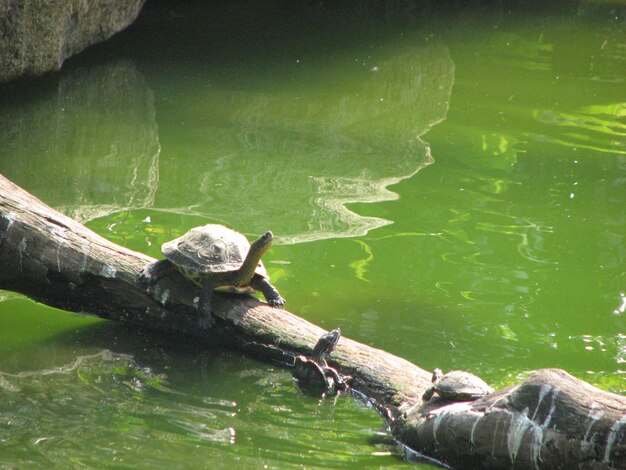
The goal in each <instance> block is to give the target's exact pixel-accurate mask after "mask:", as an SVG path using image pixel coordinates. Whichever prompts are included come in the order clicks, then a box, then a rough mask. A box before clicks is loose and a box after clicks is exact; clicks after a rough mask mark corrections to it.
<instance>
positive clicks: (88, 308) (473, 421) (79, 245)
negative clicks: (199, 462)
mask: <svg viewBox="0 0 626 470" xmlns="http://www.w3.org/2000/svg"><path fill="white" fill-rule="evenodd" d="M151 261H153V258H150V257H149V256H146V255H143V254H141V253H137V252H135V251H132V250H129V249H126V248H124V247H121V246H119V245H116V244H114V243H112V242H110V241H108V240H106V239H104V238H103V237H101V236H99V235H97V234H96V233H94V232H92V231H91V230H89V229H87V228H86V227H84V226H83V225H81V224H79V223H78V222H76V221H73V220H72V219H70V218H68V217H66V216H64V215H62V214H60V213H59V212H57V211H55V210H53V209H52V208H50V207H48V206H47V205H46V204H44V203H43V202H41V201H40V200H38V199H37V198H35V197H34V196H32V195H31V194H29V193H27V192H26V191H24V190H23V189H21V188H19V187H18V186H16V185H15V184H13V183H12V182H10V181H9V180H7V179H6V178H4V177H3V176H2V175H0V288H2V289H7V290H12V291H15V292H20V293H22V294H24V295H26V296H28V297H30V298H32V299H34V300H36V301H38V302H42V303H44V304H47V305H51V306H54V307H58V308H61V309H64V310H69V311H77V312H86V313H91V314H95V315H97V316H99V317H102V318H106V319H110V320H116V321H123V322H127V323H133V324H137V325H141V326H144V327H149V328H152V329H156V330H160V331H166V332H170V333H178V334H184V335H193V336H196V337H198V336H199V337H206V339H207V341H221V342H224V343H227V344H228V345H230V346H234V347H237V348H239V349H241V350H243V351H245V352H247V353H249V354H252V355H254V356H256V357H259V358H261V359H264V360H272V361H277V362H279V363H282V364H285V365H289V364H290V363H291V361H292V360H293V357H294V355H295V354H298V353H305V354H310V353H311V350H312V348H313V346H314V344H315V342H316V341H317V339H318V338H319V336H320V335H321V334H322V333H323V332H324V330H322V329H321V328H319V327H317V326H315V325H313V324H311V323H309V322H307V321H306V320H304V319H302V318H299V317H298V316H296V315H293V314H291V313H289V312H287V311H285V310H279V309H274V308H272V307H269V306H268V305H266V304H264V303H263V302H261V301H259V300H257V299H256V298H253V297H246V296H218V295H216V296H215V300H214V301H213V304H212V307H213V315H214V316H215V317H216V318H217V324H216V325H215V327H214V328H213V329H212V330H210V331H209V332H206V331H204V330H202V329H200V328H199V326H198V316H197V313H196V308H195V303H196V302H197V297H198V295H199V289H198V288H197V287H195V286H194V285H192V284H191V283H190V282H188V281H186V280H185V279H183V278H182V277H181V276H180V275H178V274H176V273H174V272H173V273H172V274H171V275H169V276H168V277H165V278H163V279H161V280H160V281H159V282H158V283H157V284H156V285H155V286H154V287H153V288H150V289H149V290H146V289H145V288H143V287H142V286H141V285H139V284H138V283H137V282H136V277H137V274H138V273H139V271H140V270H141V268H142V267H143V266H144V265H145V264H146V263H149V262H151ZM329 362H330V363H331V365H333V366H335V367H336V368H337V369H338V370H340V372H342V373H344V374H349V375H351V376H353V382H352V385H353V388H354V390H355V391H357V392H359V395H360V396H361V394H362V396H363V397H365V399H367V400H368V401H369V403H371V404H372V405H373V406H374V407H375V408H376V409H377V410H378V411H379V412H380V413H381V415H382V416H383V418H384V419H385V420H386V422H387V423H388V425H389V427H390V429H391V432H392V433H393V435H394V436H395V437H396V438H397V439H398V440H399V441H400V442H401V443H403V444H405V445H406V446H408V447H410V448H412V449H414V450H416V451H418V452H420V453H422V454H423V455H425V456H427V457H429V458H432V459H436V460H438V461H440V462H442V463H444V464H447V465H452V466H454V468H520V469H521V468H615V469H618V468H626V397H623V396H620V395H615V394H611V393H608V392H604V391H601V390H599V389H597V388H595V387H592V386H591V385H589V384H587V383H585V382H583V381H581V380H578V379H576V378H574V377H572V376H570V375H569V374H567V373H565V372H564V371H561V370H555V369H546V370H541V371H538V372H536V373H535V374H534V375H532V376H531V377H530V378H528V379H527V380H525V381H523V382H522V383H520V384H519V385H516V386H513V387H510V388H507V389H504V390H501V391H498V392H495V393H493V394H491V395H489V396H487V397H485V398H483V399H481V400H478V401H474V402H457V403H449V402H447V403H446V402H445V401H443V400H442V399H441V398H434V399H433V400H431V401H429V402H428V403H426V404H424V403H423V402H422V398H421V396H422V394H423V392H424V391H425V390H426V388H428V387H429V386H430V385H431V383H430V373H429V372H426V371H424V370H422V369H420V368H419V367H417V366H415V365H413V364H411V363H409V362H408V361H406V360H404V359H401V358H399V357H396V356H394V355H392V354H389V353H387V352H385V351H382V350H379V349H375V348H372V347H369V346H366V345H363V344H361V343H358V342H356V341H353V340H350V339H348V338H342V339H341V340H340V342H339V344H338V346H337V349H336V350H335V351H334V352H333V354H332V356H331V358H330V360H329Z"/></svg>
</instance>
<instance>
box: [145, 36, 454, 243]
mask: <svg viewBox="0 0 626 470" xmlns="http://www.w3.org/2000/svg"><path fill="white" fill-rule="evenodd" d="M341 73H342V72H341V70H340V69H339V70H333V69H331V70H324V80H326V82H329V83H322V84H320V83H317V82H315V83H313V84H311V85H310V87H308V88H303V89H298V90H297V91H293V90H288V89H287V90H286V91H281V92H278V91H277V92H271V93H270V92H258V91H257V90H254V91H253V92H248V91H231V90H225V89H219V88H218V89H210V90H208V91H206V92H203V93H202V94H201V100H200V99H199V100H198V102H197V103H192V108H191V109H188V110H187V112H188V113H190V114H191V115H192V116H193V117H194V119H196V120H197V121H198V122H201V121H202V120H206V116H207V115H221V114H224V113H227V115H228V118H227V119H226V122H225V123H224V122H223V121H221V122H217V123H213V124H207V125H206V126H205V125H204V124H203V126H202V131H203V132H202V133H201V134H197V133H194V139H195V142H194V143H193V144H187V145H189V146H190V147H191V148H190V151H189V155H190V161H189V160H188V161H187V162H186V163H185V164H184V165H181V164H180V163H181V162H179V161H174V160H172V161H171V162H167V161H166V159H164V160H163V161H162V172H161V174H162V175H165V174H167V175H168V178H169V177H171V178H174V179H177V180H182V179H184V180H185V181H186V183H185V184H184V185H182V186H177V185H173V184H168V185H165V184H164V185H162V188H161V190H160V191H159V198H158V201H157V207H159V209H161V210H166V211H173V212H176V213H185V214H188V215H189V214H194V215H200V216H204V217H208V218H211V219H214V220H220V221H225V222H226V223H229V224H233V225H240V224H241V220H242V219H243V220H245V221H246V225H247V224H258V227H253V228H252V229H251V231H253V232H254V231H258V230H261V231H262V230H264V229H265V227H266V225H267V224H268V223H269V222H268V221H270V220H271V226H272V229H273V230H274V231H275V232H276V233H278V234H280V236H279V238H278V240H279V241H280V242H282V243H299V242H306V241H312V240H319V239H325V238H334V237H352V236H357V235H363V234H365V233H367V232H368V231H369V230H372V229H374V228H376V227H381V226H383V225H387V224H389V223H391V221H389V220H387V219H383V218H380V217H371V216H370V217H367V216H362V215H359V214H357V213H355V212H354V211H352V210H350V209H349V208H348V207H347V205H349V204H351V203H372V202H380V201H389V200H393V199H397V197H398V196H397V194H396V193H394V192H392V191H390V190H389V189H387V188H388V186H390V185H392V184H396V183H398V182H400V181H402V180H403V179H406V178H410V177H411V176H413V175H415V173H417V172H418V171H419V170H420V169H421V168H423V167H424V166H426V165H428V164H430V163H432V161H433V160H432V157H431V154H430V148H429V147H428V145H427V144H426V143H425V142H424V141H423V140H421V139H420V136H421V135H423V134H424V133H425V132H427V131H428V130H429V129H430V128H431V127H432V126H433V125H435V124H436V123H438V122H440V121H441V120H443V119H444V118H445V116H446V112H447V109H448V100H449V95H450V91H451V88H452V83H453V78H454V64H453V62H452V61H451V59H450V57H449V54H448V50H447V48H445V47H444V46H441V45H430V46H424V47H414V48H411V49H409V50H408V51H405V52H403V53H400V54H396V55H393V56H392V57H391V58H388V59H386V60H385V61H381V62H380V63H378V65H377V66H376V67H375V68H372V69H368V70H366V71H363V72H361V74H360V75H357V76H356V77H354V84H353V86H352V87H350V89H349V90H346V89H345V86H344V85H342V81H343V80H345V77H343V76H342V75H341ZM343 73H345V72H343ZM321 87H323V88H324V90H325V91H324V93H323V94H321V93H320V88H321ZM194 154H195V155H198V156H195V157H194ZM168 163H169V166H168ZM165 168H167V170H165ZM183 175H184V176H183ZM174 193H175V194H174ZM180 200H183V201H186V202H187V205H186V206H185V207H176V206H175V207H168V206H167V202H168V201H177V202H178V201H180ZM160 201H163V202H160Z"/></svg>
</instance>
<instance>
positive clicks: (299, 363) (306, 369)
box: [293, 328, 352, 396]
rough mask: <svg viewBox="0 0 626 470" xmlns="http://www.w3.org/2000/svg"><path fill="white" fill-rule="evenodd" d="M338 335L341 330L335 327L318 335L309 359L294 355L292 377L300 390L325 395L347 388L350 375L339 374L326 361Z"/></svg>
mask: <svg viewBox="0 0 626 470" xmlns="http://www.w3.org/2000/svg"><path fill="white" fill-rule="evenodd" d="M340 337H341V330H340V329H339V328H336V329H334V330H332V331H330V332H328V333H326V334H324V335H322V336H321V337H320V339H319V340H318V341H317V343H316V344H315V347H314V348H313V354H312V358H311V359H309V358H307V357H306V356H302V355H300V356H297V357H296V359H295V361H294V366H293V378H294V380H295V381H296V383H297V384H298V387H299V388H300V389H301V390H302V391H304V392H306V393H309V394H311V395H315V396H325V395H326V394H329V393H336V392H338V391H346V390H348V388H349V385H348V381H349V380H350V379H351V378H352V377H350V376H343V375H341V374H340V373H339V372H338V371H337V370H336V369H335V368H333V367H331V366H329V365H328V363H327V362H326V357H327V356H328V355H330V353H331V352H332V351H333V350H334V349H335V347H336V346H337V343H338V342H339V338H340Z"/></svg>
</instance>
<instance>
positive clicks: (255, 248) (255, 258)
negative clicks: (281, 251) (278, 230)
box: [239, 232, 274, 284]
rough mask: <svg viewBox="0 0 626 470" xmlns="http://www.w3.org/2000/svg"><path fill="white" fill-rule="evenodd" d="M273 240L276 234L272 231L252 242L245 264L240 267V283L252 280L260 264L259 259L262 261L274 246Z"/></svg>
mask: <svg viewBox="0 0 626 470" xmlns="http://www.w3.org/2000/svg"><path fill="white" fill-rule="evenodd" d="M273 241H274V234H273V233H272V232H265V233H264V234H263V235H261V237H260V238H259V239H258V240H255V241H254V242H252V244H251V245H250V249H249V250H248V254H247V255H246V259H245V260H243V264H242V265H241V268H239V272H240V281H239V282H240V283H242V284H247V283H249V282H250V280H251V279H252V276H254V272H255V271H256V269H257V267H258V265H259V261H261V257H263V255H264V254H265V252H266V251H267V250H268V249H269V247H270V246H272V242H273Z"/></svg>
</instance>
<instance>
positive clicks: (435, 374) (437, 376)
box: [432, 367, 443, 383]
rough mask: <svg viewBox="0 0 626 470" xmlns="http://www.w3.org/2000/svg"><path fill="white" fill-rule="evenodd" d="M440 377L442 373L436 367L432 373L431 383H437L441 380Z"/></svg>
mask: <svg viewBox="0 0 626 470" xmlns="http://www.w3.org/2000/svg"><path fill="white" fill-rule="evenodd" d="M441 377H443V371H442V370H441V369H440V368H439V367H437V368H436V369H435V370H434V371H433V378H432V382H433V383H437V382H439V381H440V380H441Z"/></svg>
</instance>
